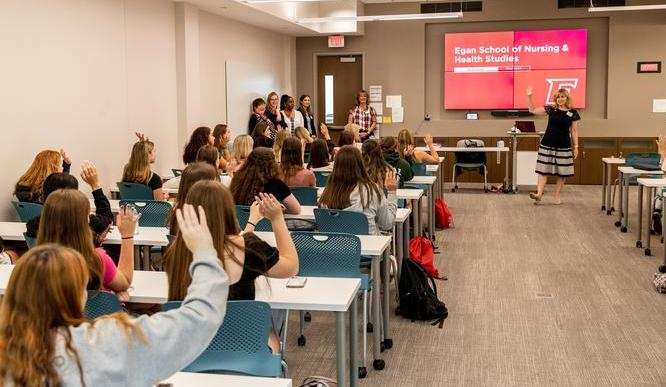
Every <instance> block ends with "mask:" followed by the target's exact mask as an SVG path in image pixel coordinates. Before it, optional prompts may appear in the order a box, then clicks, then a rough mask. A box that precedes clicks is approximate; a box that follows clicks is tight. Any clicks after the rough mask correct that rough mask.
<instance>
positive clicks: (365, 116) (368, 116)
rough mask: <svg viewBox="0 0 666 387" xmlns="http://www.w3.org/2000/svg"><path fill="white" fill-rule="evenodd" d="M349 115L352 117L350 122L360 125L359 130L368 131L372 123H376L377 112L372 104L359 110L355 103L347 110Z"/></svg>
mask: <svg viewBox="0 0 666 387" xmlns="http://www.w3.org/2000/svg"><path fill="white" fill-rule="evenodd" d="M349 115H350V116H351V118H352V121H351V122H352V123H354V124H356V125H358V126H360V127H361V132H368V131H369V130H370V127H371V126H372V124H376V123H377V112H375V109H373V108H372V106H368V107H367V109H366V110H361V107H360V106H358V105H356V106H354V107H353V108H352V109H351V110H350V111H349Z"/></svg>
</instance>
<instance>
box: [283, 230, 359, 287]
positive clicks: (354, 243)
mask: <svg viewBox="0 0 666 387" xmlns="http://www.w3.org/2000/svg"><path fill="white" fill-rule="evenodd" d="M291 237H292V239H293V240H294V245H296V251H297V252H298V267H299V269H298V275H299V276H308V277H340V278H360V277H361V271H360V268H359V265H360V261H361V240H360V239H359V238H358V236H356V235H352V234H342V233H312V232H294V233H292V234H291Z"/></svg>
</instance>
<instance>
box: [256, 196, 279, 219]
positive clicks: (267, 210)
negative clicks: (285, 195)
mask: <svg viewBox="0 0 666 387" xmlns="http://www.w3.org/2000/svg"><path fill="white" fill-rule="evenodd" d="M258 199H259V200H258V202H259V211H260V212H261V215H262V216H263V217H264V218H266V219H268V220H270V221H271V222H275V221H278V220H280V219H281V218H283V217H284V214H283V213H282V204H280V202H278V201H277V199H276V198H275V196H273V195H271V194H265V193H263V192H262V193H260V194H259V198H258Z"/></svg>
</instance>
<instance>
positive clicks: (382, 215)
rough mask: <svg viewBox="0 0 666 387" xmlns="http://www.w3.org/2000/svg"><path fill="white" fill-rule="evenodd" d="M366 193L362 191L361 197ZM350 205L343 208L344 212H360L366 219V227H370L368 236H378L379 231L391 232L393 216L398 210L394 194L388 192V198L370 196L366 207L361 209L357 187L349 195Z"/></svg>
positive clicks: (361, 204)
mask: <svg viewBox="0 0 666 387" xmlns="http://www.w3.org/2000/svg"><path fill="white" fill-rule="evenodd" d="M365 195H367V193H366V192H365V191H364V192H363V196H364V197H365ZM349 201H350V202H351V205H350V206H349V207H347V208H345V211H355V212H362V213H363V214H364V215H365V216H366V217H367V218H368V226H370V235H379V234H381V232H380V231H389V230H393V224H394V222H395V214H396V212H397V210H398V205H397V203H398V200H397V198H396V196H395V192H389V193H388V196H384V195H383V194H382V195H380V197H379V198H378V197H377V196H376V195H372V199H371V200H368V207H367V208H363V202H362V201H361V194H360V192H359V189H358V186H356V188H354V190H353V191H352V192H351V194H350V195H349Z"/></svg>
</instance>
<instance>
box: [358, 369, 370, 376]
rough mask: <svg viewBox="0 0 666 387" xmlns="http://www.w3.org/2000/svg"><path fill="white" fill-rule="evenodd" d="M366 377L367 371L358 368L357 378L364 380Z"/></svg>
mask: <svg viewBox="0 0 666 387" xmlns="http://www.w3.org/2000/svg"><path fill="white" fill-rule="evenodd" d="M366 376H368V369H367V368H365V367H358V378H359V379H365V377H366Z"/></svg>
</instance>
